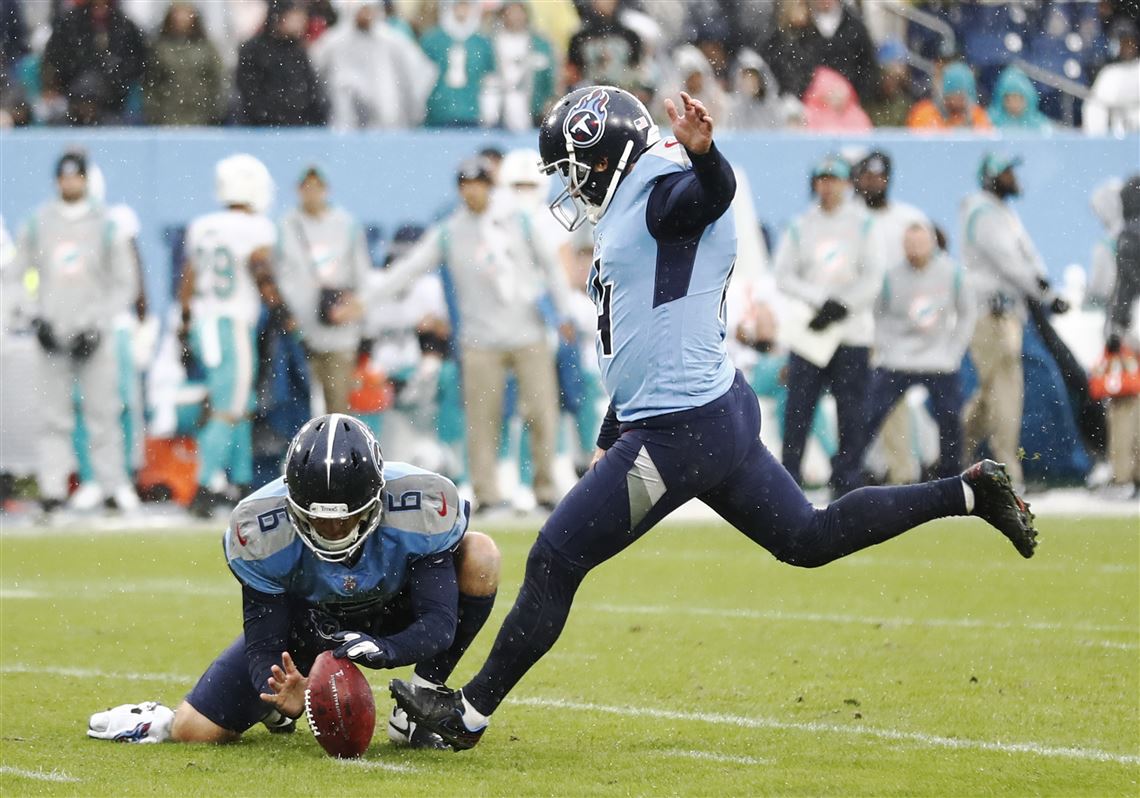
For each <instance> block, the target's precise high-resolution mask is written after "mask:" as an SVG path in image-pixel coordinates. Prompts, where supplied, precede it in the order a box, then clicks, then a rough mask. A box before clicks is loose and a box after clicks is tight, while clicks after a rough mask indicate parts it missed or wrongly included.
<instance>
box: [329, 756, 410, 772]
mask: <svg viewBox="0 0 1140 798" xmlns="http://www.w3.org/2000/svg"><path fill="white" fill-rule="evenodd" d="M334 761H335V762H336V763H337V764H338V765H340V766H341V767H346V768H362V769H364V770H386V771H389V772H391V773H419V772H420V769H419V768H414V767H412V766H411V765H400V764H397V763H395V762H380V761H379V760H376V759H335V760H334Z"/></svg>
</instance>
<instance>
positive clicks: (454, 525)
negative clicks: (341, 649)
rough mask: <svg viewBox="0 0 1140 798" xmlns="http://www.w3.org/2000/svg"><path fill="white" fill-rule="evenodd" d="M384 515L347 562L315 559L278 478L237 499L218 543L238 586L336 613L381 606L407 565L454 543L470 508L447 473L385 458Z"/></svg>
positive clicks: (405, 575) (396, 587) (403, 579)
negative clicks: (288, 510) (353, 558)
mask: <svg viewBox="0 0 1140 798" xmlns="http://www.w3.org/2000/svg"><path fill="white" fill-rule="evenodd" d="M384 477H385V479H386V480H387V483H386V484H385V486H384V495H383V497H382V501H383V502H384V510H383V516H382V517H381V520H380V526H379V528H378V529H377V530H376V531H375V532H373V533H372V534H371V535H370V536H369V537H368V539H367V540H365V542H364V545H363V546H362V547H361V555H360V557H359V559H358V560H357V561H356V563H355V564H354V565H352V566H348V565H345V564H344V563H330V562H325V561H324V560H321V559H319V558H318V557H316V555H314V554H313V552H312V551H310V550H309V547H308V546H306V545H305V544H304V542H303V541H302V540H301V538H300V536H299V535H298V533H297V531H296V530H295V529H294V528H293V525H292V523H290V521H289V516H288V514H287V513H286V503H287V501H286V490H285V483H284V478H281V477H279V478H278V479H275V480H274V481H273V482H270V483H269V484H268V485H265V486H264V487H262V488H261V489H260V490H258V491H256V492H255V493H253V494H252V495H250V496H249V497H247V498H246V499H244V500H242V502H241V503H240V504H238V506H237V507H236V508H234V512H233V515H232V516H231V518H230V526H229V528H228V529H227V530H226V533H225V537H224V546H225V552H226V560H227V561H228V563H229V566H230V570H231V571H233V573H234V576H236V577H237V578H238V581H240V582H241V583H242V584H243V585H247V586H249V587H251V588H253V589H254V590H258V591H260V592H262V593H270V594H282V593H287V594H289V596H290V597H292V598H296V599H299V600H301V601H304V602H307V603H309V604H317V605H321V606H322V607H324V608H326V609H330V610H332V611H333V612H337V613H349V612H357V611H360V610H363V609H366V608H368V607H373V606H382V605H384V604H386V603H387V602H389V601H390V600H391V599H392V598H393V597H394V596H395V595H396V594H397V593H399V592H400V591H401V590H402V589H403V588H404V585H405V583H406V582H407V578H408V566H409V565H411V563H412V562H413V561H415V560H417V559H419V558H421V557H426V556H429V555H432V554H438V553H442V552H446V551H450V550H452V549H454V548H455V547H456V546H457V545H459V541H460V540H461V539H462V538H463V535H464V533H465V532H466V531H467V523H468V507H467V503H466V502H463V501H461V500H460V498H459V494H458V492H457V491H456V489H455V485H454V484H453V483H452V482H451V480H449V479H447V478H446V477H443V476H440V475H439V474H436V473H433V472H431V471H425V470H423V469H421V468H416V467H415V466H412V465H409V464H407V463H398V462H390V461H389V462H386V463H385V464H384Z"/></svg>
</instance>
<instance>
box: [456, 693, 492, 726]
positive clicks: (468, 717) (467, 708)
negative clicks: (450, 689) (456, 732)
mask: <svg viewBox="0 0 1140 798" xmlns="http://www.w3.org/2000/svg"><path fill="white" fill-rule="evenodd" d="M459 696H460V697H461V698H462V699H463V725H464V726H466V727H467V728H468V729H470V730H471V731H475V730H476V729H482V728H483V727H484V726H486V725H487V721H488V720H490V718H488V717H487V716H486V715H484V714H483V713H482V712H480V711H479V710H477V709H475V707H473V706H471V702H470V701H468V700H467V698H466V697H465V696H464V695H463V691H462V690H460V691H459Z"/></svg>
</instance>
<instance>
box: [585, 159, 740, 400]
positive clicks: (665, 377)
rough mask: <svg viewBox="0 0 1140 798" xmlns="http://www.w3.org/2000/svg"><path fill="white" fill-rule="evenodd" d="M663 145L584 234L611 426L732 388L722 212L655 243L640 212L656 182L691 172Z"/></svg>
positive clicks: (728, 251) (730, 227)
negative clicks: (692, 230) (590, 245)
mask: <svg viewBox="0 0 1140 798" xmlns="http://www.w3.org/2000/svg"><path fill="white" fill-rule="evenodd" d="M691 168H692V167H691V165H690V164H689V161H688V158H687V156H686V155H685V148H684V147H682V146H680V144H678V142H677V141H676V140H675V139H671V138H670V139H664V140H662V141H661V142H659V143H657V144H655V145H654V146H653V147H651V148H650V149H649V150H647V151H646V152H645V153H643V154H642V155H641V157H640V158H639V159H638V160H637V163H636V164H635V166H634V168H633V170H632V171H631V172H630V173H629V174H628V175H626V176H625V177H624V178H623V179H622V181H621V183H620V184H619V185H618V187H617V190H616V191H615V192H614V196H613V199H612V200H611V202H610V205H609V207H608V208H607V209H606V213H605V215H604V216H602V218H601V220H600V221H599V222H598V225H597V228H596V229H595V231H594V264H593V267H592V268H591V269H590V283H589V285H588V286H587V290H588V292H589V294H590V298H591V299H593V300H594V305H595V307H596V309H597V313H598V333H597V337H596V340H595V345H596V349H597V352H598V363H599V365H600V367H601V370H602V379H603V380H604V382H605V385H606V391H607V392H608V393H609V395H610V398H611V400H612V401H613V406H614V410H615V411H616V412H617V417H618V419H619V420H620V421H636V420H638V419H642V418H649V417H652V416H659V415H662V414H664V413H673V412H677V411H680V410H689V409H691V408H694V407H700V406H701V405H704V404H708V403H709V402H711V401H712V400H714V399H716V398H718V397H720V396H722V395H723V394H724V393H725V391H727V390H728V389H729V387H730V386H731V385H732V380H733V375H734V373H735V371H734V369H733V366H732V363H731V361H730V360H729V358H728V353H727V350H726V348H725V332H726V329H727V326H726V316H725V289H726V286H727V285H728V281H729V278H730V277H731V276H732V267H733V264H734V263H735V260H736V228H735V224H734V222H733V217H732V214H731V213H726V214H724V215H723V216H721V217H720V219H718V220H717V221H715V222H713V223H712V224H710V225H708V226H707V227H705V228H704V230H703V231H702V232H701V234H700V235H699V236H693V237H692V238H690V239H680V240H660V241H659V240H657V239H655V238H654V237H653V236H652V235H651V234H650V232H649V228H648V225H647V222H646V207H647V203H648V202H649V195H650V193H651V192H652V191H653V187H654V186H655V185H656V184H657V181H658V179H659V178H662V177H664V176H666V175H669V174H673V173H676V172H681V171H684V170H686V169H691Z"/></svg>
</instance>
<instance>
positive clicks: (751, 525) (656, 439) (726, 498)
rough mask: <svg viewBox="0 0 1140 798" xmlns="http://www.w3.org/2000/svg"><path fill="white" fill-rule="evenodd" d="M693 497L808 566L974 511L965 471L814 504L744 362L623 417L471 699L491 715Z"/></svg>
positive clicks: (550, 538) (538, 545)
mask: <svg viewBox="0 0 1140 798" xmlns="http://www.w3.org/2000/svg"><path fill="white" fill-rule="evenodd" d="M693 498H699V499H700V500H701V501H703V502H705V503H706V504H707V505H709V506H710V507H711V508H712V509H713V510H715V511H716V512H717V513H718V514H719V515H720V516H721V517H722V518H724V519H725V520H726V521H728V522H729V523H730V524H732V525H733V526H734V527H736V528H737V529H739V530H740V531H741V532H743V533H744V534H745V535H747V536H748V537H749V538H751V539H752V540H754V541H756V543H758V544H760V545H761V546H763V547H764V548H765V549H767V550H768V551H769V552H771V553H772V554H773V555H774V556H775V557H776V558H777V559H779V560H781V561H783V562H786V563H790V564H791V565H797V566H801V567H805V568H814V567H817V566H820V565H824V564H826V563H829V562H831V561H832V560H835V559H838V558H840V557H844V556H846V555H848V554H851V553H852V552H856V551H859V550H860V549H864V548H866V547H868V546H872V545H874V544H876V543H881V542H883V541H885V540H888V539H890V538H892V537H895V536H896V535H898V534H900V533H902V532H905V531H906V530H908V529H911V528H913V527H915V526H918V525H919V524H922V523H924V522H926V521H930V520H933V519H935V518H942V517H945V516H950V515H963V514H965V512H966V507H965V498H964V496H963V491H962V485H961V481H960V480H959V479H958V478H957V477H954V478H951V479H942V480H938V481H935V482H927V483H923V484H920V485H903V486H898V487H888V488H862V489H860V490H856V491H854V492H852V493H849V494H847V495H846V496H844V497H843V498H842V499H840V500H838V501H836V502H833V503H832V504H831V505H830V506H828V507H827V508H826V509H815V508H814V507H812V505H811V504H810V503H809V502H808V500H807V499H806V498H805V497H804V495H803V492H802V491H801V490H800V489H799V486H798V485H797V484H796V482H795V480H793V479H792V478H791V476H789V475H788V472H787V471H785V470H784V468H783V466H781V465H780V463H779V462H778V461H777V460H776V459H775V458H774V457H773V456H772V454H771V453H770V452H769V451H768V450H767V448H765V446H764V444H763V443H761V442H760V408H759V406H758V404H757V400H756V394H754V393H753V392H752V389H751V388H750V387H749V386H748V383H747V382H746V381H745V379H744V377H743V376H742V375H741V374H740V373H739V372H738V373H737V375H736V380H735V382H734V383H733V385H732V387H731V388H730V389H729V391H728V392H727V393H726V394H725V395H724V396H722V397H720V398H719V399H716V400H714V401H713V402H710V403H709V404H707V405H704V406H703V407H698V408H695V409H693V410H687V411H684V412H680V413H672V414H669V415H664V416H657V417H654V418H651V419H645V420H643V421H637V422H632V423H627V424H622V426H621V436H620V437H619V438H618V441H617V443H615V444H614V445H613V447H612V448H611V449H610V450H609V451H608V452H606V456H605V457H604V458H602V460H601V461H600V462H599V463H598V464H597V465H596V466H595V467H594V468H593V469H592V470H591V471H590V472H589V473H587V474H586V475H585V476H583V477H582V479H581V480H579V482H578V484H577V485H575V486H574V489H573V490H571V491H570V493H568V494H567V495H566V496H565V498H563V499H562V501H561V502H560V503H559V504H558V507H557V508H555V510H554V512H553V514H552V515H551V516H550V518H549V519H548V520H547V522H546V524H545V525H544V526H543V527H542V531H541V532H540V533H539V537H538V540H537V541H536V542H535V544H534V546H533V548H532V549H531V552H530V556H529V558H528V560H527V566H526V574H525V576H524V579H523V584H522V587H521V588H520V590H519V595H518V598H517V599H516V600H515V604H514V607H512V608H511V611H510V613H508V615H507V618H506V620H505V621H504V622H503V627H502V629H501V630H500V631H499V635H498V637H497V638H496V640H495V644H494V647H493V648H492V650H491V654H490V656H489V657H488V658H487V661H486V663H485V664H484V665H483V668H482V670H480V671H479V673H478V674H476V676H475V678H474V679H472V680H471V682H470V683H468V684H467V685H466V686H465V687H464V688H463V693H464V695H465V697H466V698H467V699H468V700H469V701H470V702H471V703H472V705H473V706H475V708H476V709H478V710H479V711H480V712H482V713H484V714H488V715H489V714H491V713H492V712H493V711H494V710H495V709H496V708H497V707H498V705H499V703H500V702H502V700H503V698H504V697H505V696H506V695H507V693H508V692H510V690H511V689H512V688H513V687H514V686H515V684H516V683H517V682H518V680H519V679H521V678H522V677H523V675H524V674H525V673H526V672H527V670H529V668H530V667H531V666H532V665H533V664H534V663H535V662H537V661H538V660H539V658H541V657H542V655H543V654H545V653H546V652H547V651H549V650H550V648H551V647H552V646H553V645H554V643H555V641H556V640H557V639H558V635H559V634H560V633H561V632H562V627H563V626H564V625H565V623H566V618H567V616H568V615H569V613H570V605H571V603H572V601H573V598H574V593H575V591H577V589H578V585H579V584H581V582H582V579H583V578H585V576H586V574H587V573H588V572H589V571H590V569H591V568H593V567H594V566H596V565H598V564H600V563H602V562H605V561H606V560H608V559H609V558H610V557H613V556H614V555H615V554H617V553H619V552H620V551H622V550H623V549H625V548H626V547H627V546H629V545H630V544H631V543H633V542H634V541H636V540H637V539H638V538H640V537H641V536H642V535H643V534H645V533H646V532H648V531H649V530H650V529H651V528H652V527H653V526H654V525H655V524H656V523H657V522H658V521H660V520H661V519H662V518H664V517H665V516H667V515H668V514H669V513H670V512H672V511H673V510H674V509H676V508H677V507H679V506H680V505H682V504H684V503H685V502H687V501H689V500H690V499H693Z"/></svg>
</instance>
